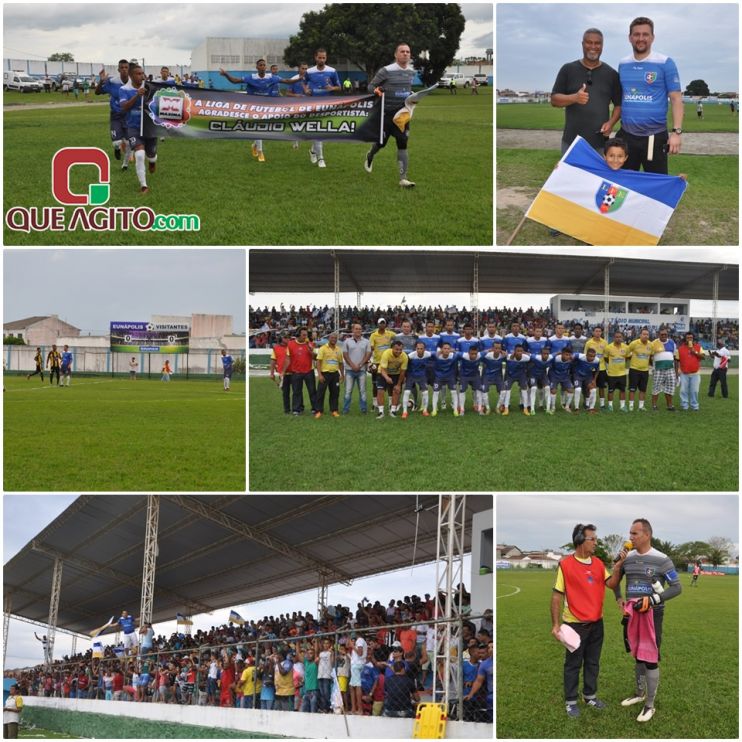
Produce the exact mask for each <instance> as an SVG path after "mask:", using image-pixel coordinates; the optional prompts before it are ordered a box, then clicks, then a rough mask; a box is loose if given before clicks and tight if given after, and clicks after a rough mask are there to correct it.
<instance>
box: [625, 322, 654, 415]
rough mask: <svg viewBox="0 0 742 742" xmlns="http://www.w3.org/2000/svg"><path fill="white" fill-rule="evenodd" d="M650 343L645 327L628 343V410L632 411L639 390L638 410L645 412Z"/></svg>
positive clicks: (650, 352)
mask: <svg viewBox="0 0 742 742" xmlns="http://www.w3.org/2000/svg"><path fill="white" fill-rule="evenodd" d="M653 352H654V351H653V350H652V343H650V342H649V330H648V329H647V328H646V327H645V328H643V329H642V331H641V332H640V333H639V339H638V340H634V341H633V342H631V343H629V353H630V354H631V360H630V361H629V412H633V411H634V394H635V393H636V390H637V389H638V390H639V412H646V411H647V410H646V408H645V407H644V398H645V397H646V396H647V384H648V382H649V359H650V358H651V357H652V353H653Z"/></svg>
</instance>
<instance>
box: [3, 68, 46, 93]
mask: <svg viewBox="0 0 742 742" xmlns="http://www.w3.org/2000/svg"><path fill="white" fill-rule="evenodd" d="M3 90H17V91H18V92H19V93H40V92H41V91H42V90H43V85H42V84H41V83H40V82H39V81H38V80H36V79H35V78H33V77H31V76H30V75H27V74H26V73H25V72H3Z"/></svg>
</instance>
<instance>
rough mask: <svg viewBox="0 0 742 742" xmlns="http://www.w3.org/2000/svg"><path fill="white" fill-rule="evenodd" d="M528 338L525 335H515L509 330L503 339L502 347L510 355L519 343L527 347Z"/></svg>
mask: <svg viewBox="0 0 742 742" xmlns="http://www.w3.org/2000/svg"><path fill="white" fill-rule="evenodd" d="M527 339H528V338H527V337H526V336H525V335H520V334H518V335H513V333H512V332H509V333H508V334H507V335H505V337H504V338H503V339H502V347H503V350H504V351H505V352H506V353H507V354H508V355H510V354H511V353H512V352H513V351H514V350H515V349H516V348H517V347H518V346H519V345H521V346H523V347H524V348H525V347H526V340H527Z"/></svg>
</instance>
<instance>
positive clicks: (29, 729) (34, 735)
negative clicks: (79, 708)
mask: <svg viewBox="0 0 742 742" xmlns="http://www.w3.org/2000/svg"><path fill="white" fill-rule="evenodd" d="M18 739H80V738H79V737H74V736H72V735H71V734H67V733H66V732H56V731H54V730H53V729H43V728H42V727H37V726H36V725H31V726H26V725H24V724H21V726H20V728H19V729H18Z"/></svg>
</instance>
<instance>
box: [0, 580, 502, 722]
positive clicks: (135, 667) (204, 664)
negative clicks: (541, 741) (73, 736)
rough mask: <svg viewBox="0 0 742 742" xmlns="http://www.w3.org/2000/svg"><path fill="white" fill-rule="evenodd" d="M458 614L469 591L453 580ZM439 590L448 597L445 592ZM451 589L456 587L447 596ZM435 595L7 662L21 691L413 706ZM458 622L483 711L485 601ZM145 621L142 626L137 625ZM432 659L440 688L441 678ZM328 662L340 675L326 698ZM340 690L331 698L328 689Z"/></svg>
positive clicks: (468, 682) (426, 661)
mask: <svg viewBox="0 0 742 742" xmlns="http://www.w3.org/2000/svg"><path fill="white" fill-rule="evenodd" d="M459 589H460V590H461V600H462V605H464V613H465V615H471V613H470V596H469V594H468V593H467V592H466V589H465V588H464V587H463V586H461V587H460V588H459ZM444 597H445V596H444ZM456 599H458V593H457V596H456ZM434 603H435V601H434V599H432V598H431V597H430V595H425V597H424V598H419V597H418V596H414V595H413V596H405V597H404V598H403V599H402V600H396V601H395V600H391V601H389V603H388V605H386V606H385V605H382V603H381V602H380V601H376V602H374V603H373V604H372V603H370V602H369V601H368V600H367V599H366V598H363V599H362V600H361V602H360V603H358V604H357V607H356V609H355V610H353V611H352V610H350V608H348V607H347V606H342V605H340V604H338V605H335V606H328V607H327V608H325V609H324V611H323V613H322V615H321V616H319V617H315V616H314V615H313V614H312V613H310V612H302V611H296V612H293V613H291V614H288V613H286V614H281V615H280V616H265V617H263V619H261V620H260V621H245V622H244V623H243V624H240V623H227V624H224V625H222V626H212V627H211V628H210V629H209V630H208V631H205V630H198V631H196V632H194V633H193V634H186V633H173V634H172V635H171V636H169V637H166V636H162V635H161V636H157V637H154V640H153V644H152V648H151V649H145V648H143V647H142V648H139V649H138V650H136V651H132V653H126V652H125V651H124V650H122V648H121V647H115V646H107V647H105V649H104V658H103V659H100V658H95V657H93V650H92V649H90V650H88V651H87V652H84V653H80V654H76V655H74V656H72V657H69V656H65V657H64V658H63V659H62V660H61V661H56V662H54V663H53V665H52V667H51V671H47V670H46V668H45V667H44V666H42V665H39V666H37V667H34V668H31V669H24V670H14V671H6V672H5V677H14V678H15V679H16V681H17V684H18V687H19V690H20V693H21V695H41V696H47V697H52V696H55V697H61V698H91V699H100V700H111V701H135V702H160V703H176V704H198V705H218V706H226V707H239V708H262V709H267V710H271V709H275V710H285V711H306V712H313V713H330V712H332V710H333V706H335V707H337V708H340V704H342V709H343V710H344V711H345V712H346V713H352V714H359V715H377V716H378V715H384V716H403V717H412V716H413V715H414V709H415V704H416V703H417V702H418V701H419V700H420V693H421V692H423V693H424V692H426V691H427V692H429V691H430V688H431V685H432V680H433V672H434V668H433V663H432V656H433V652H434V647H435V640H436V635H437V632H436V629H435V628H434V626H433V625H432V624H431V623H430V621H431V620H432V619H433V617H434V607H435V606H434ZM472 618H473V619H475V620H469V619H466V620H464V622H463V634H462V640H461V648H460V649H461V651H459V652H458V653H457V656H459V657H460V658H461V662H462V670H463V678H464V694H465V695H464V701H463V708H464V717H463V718H464V720H466V721H482V722H488V723H489V722H491V721H492V697H493V696H492V632H493V626H492V612H491V611H486V612H485V615H484V617H482V618H476V617H472ZM145 631H146V627H145V629H142V630H141V632H140V633H144V632H145ZM442 669H443V664H442V661H440V662H439V666H438V688H440V687H441V684H442V682H443V677H442ZM333 670H334V672H335V674H336V676H337V685H336V686H335V689H336V692H335V698H333ZM338 692H339V696H340V697H337V693H338Z"/></svg>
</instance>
